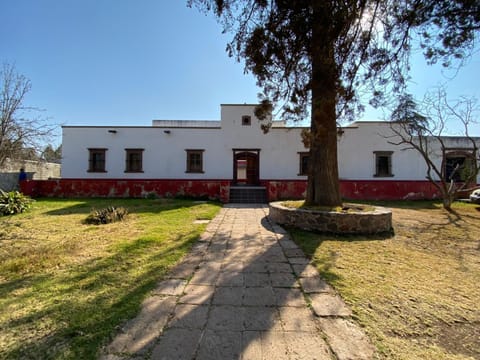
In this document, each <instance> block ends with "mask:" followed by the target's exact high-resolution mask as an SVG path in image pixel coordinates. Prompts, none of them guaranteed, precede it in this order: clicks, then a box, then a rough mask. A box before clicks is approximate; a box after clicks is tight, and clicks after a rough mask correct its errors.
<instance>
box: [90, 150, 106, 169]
mask: <svg viewBox="0 0 480 360" xmlns="http://www.w3.org/2000/svg"><path fill="white" fill-rule="evenodd" d="M106 152H107V149H88V153H89V155H88V172H106V171H105V153H106Z"/></svg>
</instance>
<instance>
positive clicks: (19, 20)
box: [0, 0, 480, 143]
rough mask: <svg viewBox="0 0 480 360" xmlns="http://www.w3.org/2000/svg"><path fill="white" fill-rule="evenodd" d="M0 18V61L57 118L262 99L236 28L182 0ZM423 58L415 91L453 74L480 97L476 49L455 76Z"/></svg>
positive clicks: (156, 114)
mask: <svg viewBox="0 0 480 360" xmlns="http://www.w3.org/2000/svg"><path fill="white" fill-rule="evenodd" d="M0 19H1V21H0V36H1V37H0V38H1V41H0V62H2V63H3V62H8V63H11V64H14V65H15V66H16V69H17V72H19V73H21V74H23V75H25V76H26V77H28V78H29V79H30V80H31V82H32V90H31V92H30V93H29V94H28V97H27V99H26V104H27V105H29V106H35V107H39V108H42V109H45V112H44V115H45V116H47V117H49V118H50V121H51V122H52V123H58V124H63V125H141V126H143V125H150V124H151V120H152V119H186V120H187V119H199V120H209V119H212V120H216V119H219V117H220V104H221V103H255V102H256V101H257V93H258V91H259V89H258V88H257V87H256V86H255V79H254V78H253V77H252V76H251V75H248V74H247V75H245V74H244V71H243V64H241V63H236V62H235V60H234V59H232V58H229V57H228V56H227V54H226V52H225V46H226V43H227V42H228V40H229V39H230V35H228V34H227V35H223V34H222V33H221V30H222V29H221V27H220V25H218V24H217V23H216V21H215V19H214V18H213V16H211V15H210V16H205V15H204V14H202V13H200V12H199V11H197V10H196V9H190V8H188V7H187V6H186V1H183V0H137V1H134V0H81V1H80V0H41V1H39V0H15V1H8V0H2V3H1V13H0ZM421 63H422V61H420V62H416V63H414V67H413V78H414V79H415V83H412V85H411V89H412V91H413V92H414V94H416V95H417V96H420V97H421V96H422V95H423V93H424V92H425V91H426V89H428V88H429V87H432V86H435V85H438V84H439V83H443V82H447V81H448V91H449V95H450V96H451V97H457V96H459V95H468V96H476V97H477V98H480V91H479V86H478V82H479V80H480V55H479V53H478V52H477V53H476V54H475V55H474V57H473V58H472V59H470V60H469V62H468V64H467V66H465V67H464V68H463V69H462V70H461V72H460V73H459V74H457V75H456V76H454V79H453V80H448V79H449V78H451V77H452V76H453V75H454V72H453V71H449V72H446V73H445V72H443V71H441V69H440V70H439V68H426V67H425V66H420V65H419V64H421ZM381 118H382V112H381V111H380V112H379V111H377V112H372V111H367V112H366V113H365V114H364V115H363V116H362V119H364V120H378V119H381ZM59 142H60V139H59V138H58V139H57V143H59Z"/></svg>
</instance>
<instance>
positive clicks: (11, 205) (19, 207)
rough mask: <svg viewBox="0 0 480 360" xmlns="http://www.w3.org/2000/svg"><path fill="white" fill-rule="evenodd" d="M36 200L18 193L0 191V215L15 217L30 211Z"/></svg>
mask: <svg viewBox="0 0 480 360" xmlns="http://www.w3.org/2000/svg"><path fill="white" fill-rule="evenodd" d="M33 201H34V200H32V199H31V198H29V197H28V196H26V195H23V194H22V193H21V192H18V191H9V192H5V191H3V190H0V215H15V214H19V213H23V212H24V211H26V210H28V209H29V208H30V206H31V205H32V203H33Z"/></svg>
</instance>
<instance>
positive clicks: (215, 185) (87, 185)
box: [20, 179, 230, 202]
mask: <svg viewBox="0 0 480 360" xmlns="http://www.w3.org/2000/svg"><path fill="white" fill-rule="evenodd" d="M20 189H21V191H22V192H23V193H24V194H26V195H29V196H32V197H132V198H141V197H148V196H150V195H156V196H160V197H179V196H186V197H197V198H205V199H209V200H220V201H222V202H228V200H229V196H230V193H229V192H230V181H228V180H122V179H108V180H103V179H59V180H29V181H23V182H22V183H21V184H20Z"/></svg>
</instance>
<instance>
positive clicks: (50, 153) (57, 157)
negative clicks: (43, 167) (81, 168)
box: [41, 144, 62, 163]
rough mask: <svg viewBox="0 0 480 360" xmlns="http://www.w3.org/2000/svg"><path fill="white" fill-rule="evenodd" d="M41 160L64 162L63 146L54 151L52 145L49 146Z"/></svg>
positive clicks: (44, 150)
mask: <svg viewBox="0 0 480 360" xmlns="http://www.w3.org/2000/svg"><path fill="white" fill-rule="evenodd" d="M41 159H42V160H44V161H47V162H52V163H61V162H62V145H60V146H59V147H57V148H56V149H54V148H53V146H52V145H50V144H48V145H47V146H46V147H45V148H44V149H43V152H42V155H41Z"/></svg>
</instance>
